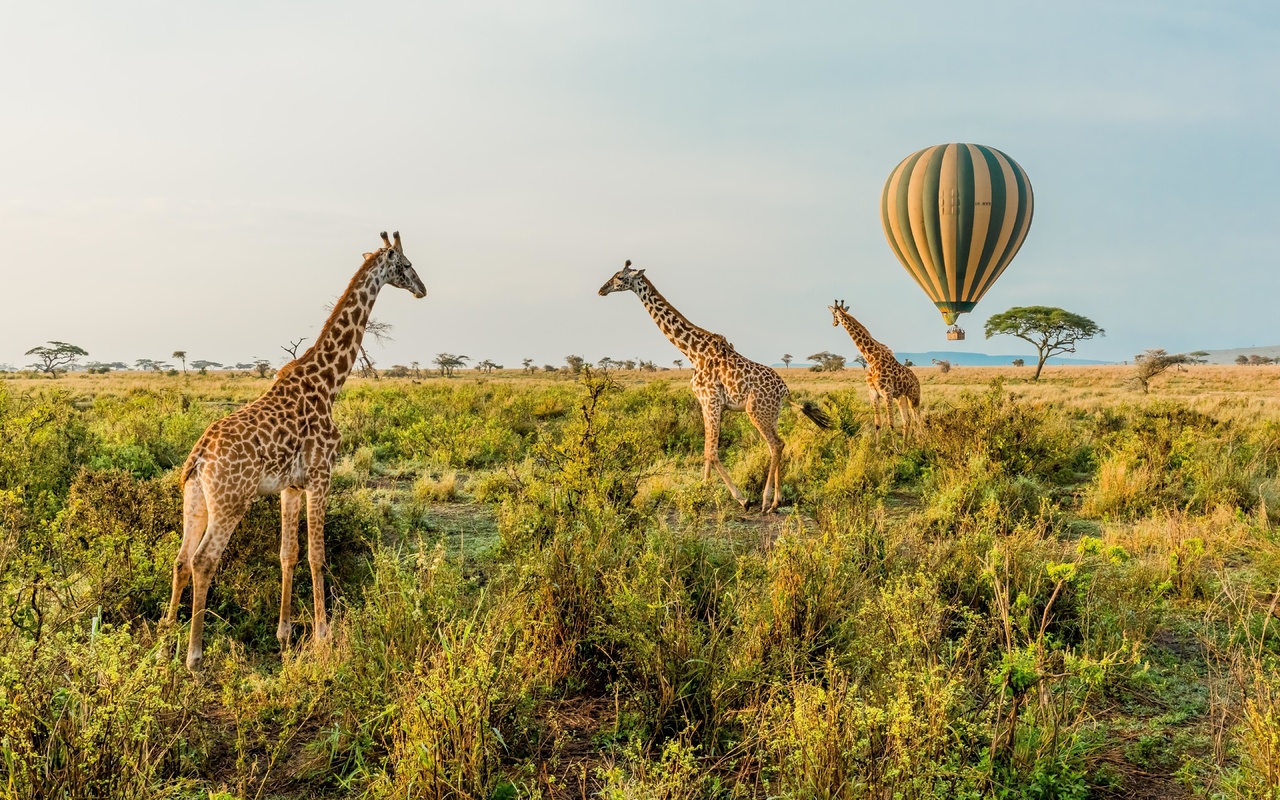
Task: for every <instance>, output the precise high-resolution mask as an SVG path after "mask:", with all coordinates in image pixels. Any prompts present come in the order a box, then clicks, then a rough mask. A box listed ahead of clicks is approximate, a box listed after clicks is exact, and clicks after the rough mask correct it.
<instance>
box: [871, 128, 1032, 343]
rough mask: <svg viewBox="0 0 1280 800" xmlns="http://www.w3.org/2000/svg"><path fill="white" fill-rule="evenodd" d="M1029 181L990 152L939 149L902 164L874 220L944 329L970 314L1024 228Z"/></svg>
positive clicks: (1028, 214)
mask: <svg viewBox="0 0 1280 800" xmlns="http://www.w3.org/2000/svg"><path fill="white" fill-rule="evenodd" d="M1034 205H1035V203H1034V200H1033V198H1032V194H1031V181H1029V180H1027V173H1025V172H1024V171H1023V170H1022V167H1020V166H1018V162H1016V161H1014V160H1013V159H1012V158H1009V157H1008V156H1007V155H1005V154H1004V153H1002V152H1000V151H999V150H996V149H995V148H994V147H986V146H984V145H980V144H940V145H935V146H933V147H926V148H924V149H923V150H918V151H916V152H914V153H912V154H911V155H909V156H907V157H906V158H904V159H903V160H902V163H900V164H898V166H897V167H895V168H894V170H893V172H891V173H890V174H889V179H888V180H887V181H885V184H884V192H883V194H882V195H881V198H880V217H881V223H882V224H883V225H884V235H885V238H886V239H888V240H889V247H890V249H892V250H893V254H894V255H895V256H897V258H898V260H899V261H901V262H902V266H904V267H906V268H907V272H909V273H910V274H911V277H912V278H914V279H915V281H916V283H918V284H920V288H921V289H924V291H925V293H926V294H928V295H929V298H930V299H931V300H933V302H934V304H935V305H936V306H937V307H938V309H939V310H940V311H941V312H942V316H943V318H944V319H945V320H946V321H947V324H948V325H950V324H954V323H955V321H956V316H957V315H959V314H963V313H965V312H967V311H972V310H973V307H974V306H975V305H977V303H978V301H979V300H981V299H982V296H983V295H984V294H986V292H987V290H988V289H990V288H991V285H992V284H993V283H995V280H996V279H997V278H999V277H1000V274H1001V273H1003V272H1004V271H1005V269H1006V268H1007V267H1008V266H1009V262H1010V261H1012V260H1013V257H1014V255H1016V254H1017V252H1018V248H1020V247H1022V242H1023V240H1024V239H1026V237H1027V231H1028V230H1030V228H1031V214H1032V211H1033V210H1034Z"/></svg>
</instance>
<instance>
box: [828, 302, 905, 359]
mask: <svg viewBox="0 0 1280 800" xmlns="http://www.w3.org/2000/svg"><path fill="white" fill-rule="evenodd" d="M840 324H841V325H843V326H844V329H845V330H846V331H848V332H849V337H850V338H852V339H853V343H854V344H855V345H857V347H858V351H859V352H861V353H862V356H863V358H865V359H867V361H877V362H878V361H881V360H883V359H885V358H889V359H893V354H892V353H891V352H890V351H889V348H887V347H885V346H884V345H882V344H880V343H879V342H877V341H876V340H875V339H873V338H872V337H871V332H870V331H868V330H867V329H866V328H865V327H863V325H862V323H861V322H858V321H857V320H856V319H854V318H853V315H852V314H850V313H849V312H848V311H841V312H840Z"/></svg>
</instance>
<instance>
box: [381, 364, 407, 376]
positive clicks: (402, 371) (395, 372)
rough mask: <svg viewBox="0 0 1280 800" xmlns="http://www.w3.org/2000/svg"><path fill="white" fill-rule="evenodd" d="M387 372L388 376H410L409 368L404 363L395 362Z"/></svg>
mask: <svg viewBox="0 0 1280 800" xmlns="http://www.w3.org/2000/svg"><path fill="white" fill-rule="evenodd" d="M385 374H386V376H387V377H388V378H407V377H409V368H408V367H406V366H405V365H404V364H395V365H393V366H392V367H391V369H389V370H387V371H386V373H385Z"/></svg>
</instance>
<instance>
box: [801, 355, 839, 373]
mask: <svg viewBox="0 0 1280 800" xmlns="http://www.w3.org/2000/svg"><path fill="white" fill-rule="evenodd" d="M809 360H810V361H812V362H814V364H813V366H812V367H809V369H811V370H813V371H814V372H839V371H840V370H842V369H844V356H842V355H837V354H836V353H832V352H830V351H828V350H823V351H822V352H821V353H814V354H813V355H811V356H809Z"/></svg>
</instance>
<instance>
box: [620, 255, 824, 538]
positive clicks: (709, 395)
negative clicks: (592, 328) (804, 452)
mask: <svg viewBox="0 0 1280 800" xmlns="http://www.w3.org/2000/svg"><path fill="white" fill-rule="evenodd" d="M622 291H630V292H635V293H636V296H637V297H639V298H640V302H642V303H644V307H645V308H646V309H648V310H649V314H650V316H652V317H653V321H654V322H656V323H658V328H659V329H660V330H661V331H662V332H663V333H664V334H665V335H666V337H667V338H668V339H670V340H671V343H672V344H674V345H675V346H676V347H677V348H679V350H680V352H682V353H684V354H685V357H686V358H688V359H689V363H690V365H691V366H692V367H693V379H692V380H691V381H690V382H691V383H692V385H693V393H694V395H696V396H697V398H698V402H699V403H700V404H701V405H702V423H703V465H702V480H703V481H704V482H705V481H708V480H710V479H711V468H712V467H713V466H714V467H715V468H716V472H718V473H720V477H721V478H722V479H724V482H725V485H726V486H728V487H729V493H730V494H732V495H733V499H734V500H737V501H738V502H739V503H741V504H742V507H743V508H747V506H748V505H749V503H748V501H747V498H746V496H744V495H743V494H742V492H741V491H739V489H738V487H737V486H734V485H733V481H732V480H730V479H729V473H728V472H726V471H725V468H724V465H723V464H721V463H720V418H721V416H722V415H723V413H724V411H725V410H726V409H728V410H729V411H746V412H747V416H749V417H750V418H751V424H753V425H755V427H756V430H758V431H759V432H760V435H761V436H762V437H763V438H764V440H765V443H766V444H768V445H769V474H768V475H767V476H766V477H765V482H764V492H763V495H764V497H763V499H762V501H761V504H760V509H761V511H764V512H766V513H767V512H770V511H773V510H774V509H776V508H777V507H778V501H779V500H780V499H781V498H782V448H783V442H782V437H781V436H779V435H778V412H779V410H780V409H781V408H782V404H783V402H784V401H785V402H787V403H789V404H790V405H791V406H792V407H794V408H797V409H799V410H800V411H801V412H802V413H803V414H804V415H805V416H806V417H808V418H809V419H811V420H813V421H814V422H815V423H816V424H817V425H818V426H819V427H821V428H829V427H831V420H830V419H828V418H827V415H826V414H824V413H822V411H821V410H820V409H819V408H817V406H815V405H814V404H813V403H804V404H801V403H797V402H795V401H794V400H791V399H789V397H788V395H790V393H791V391H790V390H789V389H788V388H787V385H786V384H785V383H783V381H782V378H781V377H780V376H779V375H778V373H777V372H776V371H775V370H773V369H772V368H770V367H766V366H765V365H763V364H757V363H756V362H754V361H751V360H750V359H747V358H744V357H743V356H741V355H739V354H738V352H737V351H736V350H734V349H733V345H732V344H730V343H729V341H728V340H727V339H725V338H724V337H723V336H721V335H720V334H718V333H712V332H711V331H708V330H704V329H703V328H699V327H698V326H697V325H694V324H693V323H692V322H690V321H689V320H688V319H686V318H685V316H684V315H683V314H681V313H680V312H679V311H677V310H676V309H675V307H674V306H672V305H671V304H670V303H669V302H667V299H666V298H665V297H663V296H662V295H661V294H659V293H658V290H657V289H656V288H654V285H653V282H652V281H650V280H649V279H648V278H646V277H645V276H644V270H642V269H632V268H631V262H630V261H628V262H627V263H626V265H625V266H623V268H622V270H621V271H620V272H618V273H617V274H615V275H614V276H613V277H612V278H610V279H609V281H608V282H607V283H606V284H605V285H604V286H602V287H600V295H601V296H602V297H603V296H604V295H607V294H611V293H612V292H622Z"/></svg>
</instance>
